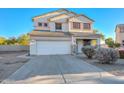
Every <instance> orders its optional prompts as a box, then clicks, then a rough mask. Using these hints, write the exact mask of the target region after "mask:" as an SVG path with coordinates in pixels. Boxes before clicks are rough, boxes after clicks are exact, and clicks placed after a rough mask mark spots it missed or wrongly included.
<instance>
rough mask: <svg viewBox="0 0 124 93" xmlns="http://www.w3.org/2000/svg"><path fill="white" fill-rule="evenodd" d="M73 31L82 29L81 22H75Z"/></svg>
mask: <svg viewBox="0 0 124 93" xmlns="http://www.w3.org/2000/svg"><path fill="white" fill-rule="evenodd" d="M73 29H81V24H80V23H79V22H73Z"/></svg>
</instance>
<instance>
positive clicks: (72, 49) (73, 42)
mask: <svg viewBox="0 0 124 93" xmlns="http://www.w3.org/2000/svg"><path fill="white" fill-rule="evenodd" d="M71 45H72V46H71V47H72V48H71V54H73V55H75V54H76V53H77V52H76V51H77V49H76V48H77V46H76V38H75V37H74V36H73V35H72V37H71Z"/></svg>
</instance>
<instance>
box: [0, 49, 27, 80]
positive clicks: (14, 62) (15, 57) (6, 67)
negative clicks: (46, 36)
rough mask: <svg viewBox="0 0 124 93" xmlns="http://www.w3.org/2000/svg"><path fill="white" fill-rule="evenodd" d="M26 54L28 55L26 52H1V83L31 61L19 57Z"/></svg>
mask: <svg viewBox="0 0 124 93" xmlns="http://www.w3.org/2000/svg"><path fill="white" fill-rule="evenodd" d="M25 54H27V52H26V51H21V52H0V82H1V81H3V80H4V79H6V78H7V77H9V76H10V75H11V74H12V73H13V72H15V71H16V70H17V69H19V68H20V67H21V66H22V65H24V64H25V63H26V62H27V61H28V60H29V58H28V57H27V58H26V57H19V56H21V55H25Z"/></svg>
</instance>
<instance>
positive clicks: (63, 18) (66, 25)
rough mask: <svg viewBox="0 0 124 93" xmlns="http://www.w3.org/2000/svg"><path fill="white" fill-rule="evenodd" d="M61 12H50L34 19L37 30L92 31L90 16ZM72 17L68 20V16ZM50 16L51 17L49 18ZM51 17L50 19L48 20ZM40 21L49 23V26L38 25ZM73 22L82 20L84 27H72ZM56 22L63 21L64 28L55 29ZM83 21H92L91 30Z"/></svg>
mask: <svg viewBox="0 0 124 93" xmlns="http://www.w3.org/2000/svg"><path fill="white" fill-rule="evenodd" d="M60 14H62V12H61V13H59V12H58V13H56V12H55V13H53V14H48V15H46V16H42V17H39V18H37V19H35V20H34V26H35V30H45V31H51V32H52V31H53V32H54V31H60V32H61V31H63V32H68V31H69V32H86V33H87V32H88V33H92V32H93V30H92V21H91V20H89V19H88V18H86V17H84V16H79V17H72V16H74V14H72V13H69V14H62V15H60ZM56 15H60V16H57V17H54V16H56ZM69 17H72V18H70V19H69V21H67V18H69ZM49 18H50V19H49ZM48 19H49V20H48ZM38 22H42V23H48V27H39V26H38ZM72 22H81V23H82V29H72ZM55 23H62V30H56V29H55ZM83 23H90V24H91V30H85V29H83Z"/></svg>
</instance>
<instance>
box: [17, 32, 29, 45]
mask: <svg viewBox="0 0 124 93" xmlns="http://www.w3.org/2000/svg"><path fill="white" fill-rule="evenodd" d="M29 40H30V37H29V35H27V34H24V35H21V36H20V37H18V43H19V45H26V46H27V45H29Z"/></svg>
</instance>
